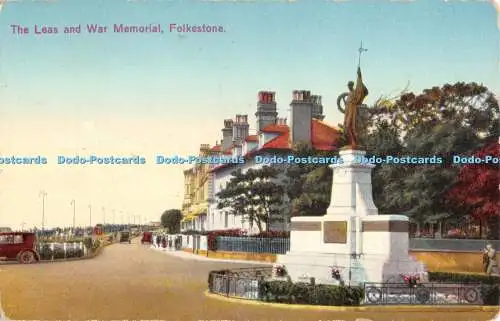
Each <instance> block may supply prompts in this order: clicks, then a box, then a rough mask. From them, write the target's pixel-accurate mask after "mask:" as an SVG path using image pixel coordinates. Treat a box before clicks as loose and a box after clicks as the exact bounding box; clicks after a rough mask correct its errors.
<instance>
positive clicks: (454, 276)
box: [429, 272, 500, 305]
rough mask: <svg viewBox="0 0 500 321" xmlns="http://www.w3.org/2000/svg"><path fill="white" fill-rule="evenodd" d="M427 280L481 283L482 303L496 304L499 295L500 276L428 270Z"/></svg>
mask: <svg viewBox="0 0 500 321" xmlns="http://www.w3.org/2000/svg"><path fill="white" fill-rule="evenodd" d="M429 282H441V283H481V296H482V298H483V304H484V305H498V298H499V296H500V276H493V275H492V276H488V275H484V274H461V273H448V272H429Z"/></svg>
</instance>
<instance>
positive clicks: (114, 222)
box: [112, 210, 116, 224]
mask: <svg viewBox="0 0 500 321" xmlns="http://www.w3.org/2000/svg"><path fill="white" fill-rule="evenodd" d="M112 212H113V224H116V221H115V210H112Z"/></svg>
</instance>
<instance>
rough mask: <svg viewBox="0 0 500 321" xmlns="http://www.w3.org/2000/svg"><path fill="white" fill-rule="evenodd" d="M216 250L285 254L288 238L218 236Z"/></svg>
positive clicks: (288, 244)
mask: <svg viewBox="0 0 500 321" xmlns="http://www.w3.org/2000/svg"><path fill="white" fill-rule="evenodd" d="M216 249H217V250H218V251H228V252H246V253H268V254H286V252H287V251H288V250H290V238H272V237H233V236H218V237H217V241H216Z"/></svg>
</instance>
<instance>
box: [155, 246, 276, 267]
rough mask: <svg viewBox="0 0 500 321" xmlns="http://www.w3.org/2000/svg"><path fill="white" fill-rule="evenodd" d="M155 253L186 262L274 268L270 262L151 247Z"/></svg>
mask: <svg viewBox="0 0 500 321" xmlns="http://www.w3.org/2000/svg"><path fill="white" fill-rule="evenodd" d="M151 249H152V250H153V251H158V252H160V253H165V254H167V255H171V256H175V257H178V258H180V259H184V260H196V261H205V262H225V263H238V264H249V265H260V266H272V265H273V264H272V263H268V262H259V261H247V260H228V259H216V258H211V257H206V256H203V255H198V254H193V253H188V252H184V251H169V250H162V249H160V248H157V247H151Z"/></svg>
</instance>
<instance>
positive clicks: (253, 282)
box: [208, 266, 272, 300]
mask: <svg viewBox="0 0 500 321" xmlns="http://www.w3.org/2000/svg"><path fill="white" fill-rule="evenodd" d="M271 275H272V267H269V266H264V267H252V268H241V269H232V270H222V271H212V272H210V275H209V280H208V289H209V291H210V292H211V293H215V294H219V295H224V296H229V297H237V298H241V299H249V300H259V299H260V295H259V289H260V282H262V281H263V280H266V279H269V278H270V277H271Z"/></svg>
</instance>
